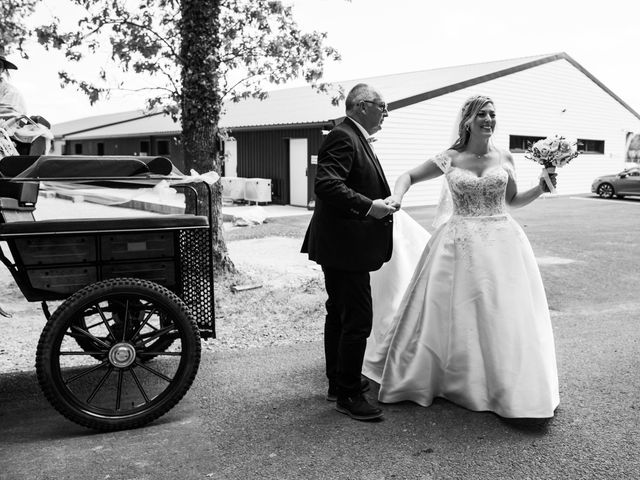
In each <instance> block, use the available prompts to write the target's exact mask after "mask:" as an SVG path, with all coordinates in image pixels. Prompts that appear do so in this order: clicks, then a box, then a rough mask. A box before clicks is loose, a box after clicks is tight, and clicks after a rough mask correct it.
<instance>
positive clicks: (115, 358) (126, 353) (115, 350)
mask: <svg viewBox="0 0 640 480" xmlns="http://www.w3.org/2000/svg"><path fill="white" fill-rule="evenodd" d="M135 359H136V349H135V348H134V347H133V345H131V344H130V343H125V342H123V343H116V344H115V345H114V346H113V347H111V350H109V361H110V362H111V365H113V366H114V367H118V368H126V367H128V366H129V365H131V364H132V363H133V362H134V361H135Z"/></svg>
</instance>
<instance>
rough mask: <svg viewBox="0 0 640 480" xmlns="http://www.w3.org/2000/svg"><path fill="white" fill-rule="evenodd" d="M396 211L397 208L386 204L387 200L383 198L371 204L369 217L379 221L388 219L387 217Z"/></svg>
mask: <svg viewBox="0 0 640 480" xmlns="http://www.w3.org/2000/svg"><path fill="white" fill-rule="evenodd" d="M395 211H396V210H395V208H393V207H390V206H389V205H387V204H386V203H385V200H383V199H381V198H377V199H376V200H374V201H373V204H371V210H369V216H370V217H373V218H376V219H378V220H379V219H381V218H384V217H386V216H387V215H390V214H392V213H394V212H395Z"/></svg>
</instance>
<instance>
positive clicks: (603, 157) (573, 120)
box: [54, 53, 640, 206]
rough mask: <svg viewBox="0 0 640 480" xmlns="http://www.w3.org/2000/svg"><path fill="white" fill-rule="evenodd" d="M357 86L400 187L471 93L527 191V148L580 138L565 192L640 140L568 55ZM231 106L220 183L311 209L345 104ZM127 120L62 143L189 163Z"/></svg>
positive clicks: (427, 188)
mask: <svg viewBox="0 0 640 480" xmlns="http://www.w3.org/2000/svg"><path fill="white" fill-rule="evenodd" d="M360 82H365V83H370V84H371V85H373V86H375V87H376V88H377V89H378V90H379V91H380V92H381V94H382V95H383V96H384V97H385V100H386V101H387V103H388V104H389V117H388V118H387V119H386V120H385V122H384V124H383V129H382V130H381V131H380V132H379V133H378V134H377V135H376V137H377V139H378V141H377V142H375V143H374V144H373V145H374V148H375V150H376V153H377V155H378V157H379V159H380V162H381V164H382V167H383V168H384V170H385V173H386V175H387V179H388V180H389V182H390V184H391V185H393V183H394V182H395V179H396V178H397V176H398V175H400V174H401V173H402V172H404V171H405V170H407V169H409V168H412V167H413V166H415V165H417V164H419V163H421V162H423V161H424V160H425V159H427V158H429V157H430V156H432V155H434V154H436V153H438V152H440V151H442V150H444V149H446V148H447V147H448V146H449V143H450V138H451V133H452V131H453V128H454V125H453V122H454V119H455V117H456V112H457V110H458V109H459V108H460V107H461V105H462V103H463V102H464V101H465V100H466V99H467V98H468V97H469V96H471V95H473V94H483V95H487V96H489V97H491V98H492V99H493V100H494V102H495V107H496V111H497V119H498V123H497V127H496V131H495V135H494V141H495V143H496V145H497V146H499V147H502V148H505V149H507V148H508V149H509V150H510V151H511V152H512V154H513V157H514V159H515V162H516V171H517V178H518V184H519V186H520V188H529V187H530V186H532V185H533V184H535V183H536V182H537V176H538V174H539V172H540V167H539V166H538V165H536V164H534V163H533V162H531V161H530V160H527V159H525V158H524V148H525V147H526V145H527V142H528V141H532V140H536V139H538V138H541V137H546V136H548V135H553V134H559V135H562V136H565V137H567V138H572V139H576V140H578V141H579V142H580V150H582V151H583V153H582V155H580V156H579V157H578V158H577V159H575V160H574V161H573V162H572V163H571V164H569V165H568V166H566V167H564V168H563V169H562V170H560V171H559V179H558V182H559V183H558V186H559V193H561V194H576V193H586V192H589V191H590V186H591V182H592V180H593V179H594V178H596V177H597V176H599V175H602V174H607V173H615V172H617V171H619V170H622V169H623V167H624V164H625V162H626V161H628V159H629V158H631V157H632V156H631V155H630V154H629V152H628V146H629V144H630V143H631V140H632V138H633V137H634V136H635V135H636V134H637V133H638V132H640V115H639V114H638V113H637V112H635V111H634V110H633V109H632V108H631V107H629V106H628V105H627V104H626V103H625V102H624V101H623V100H622V99H621V98H619V97H618V96H616V95H615V94H614V93H613V92H611V91H610V90H609V89H608V88H607V87H606V86H605V85H603V84H602V83H601V82H600V81H599V80H598V79H597V78H595V77H594V76H593V75H591V74H590V73H589V72H588V71H587V70H585V69H584V68H583V67H582V66H581V65H580V64H578V63H577V62H576V61H575V60H573V59H572V58H571V57H570V56H569V55H567V54H566V53H558V54H551V55H539V56H534V57H525V58H517V59H510V60H503V61H496V62H487V63H478V64H472V65H462V66H456V67H448V68H440V69H435V70H426V71H419V72H411V73H403V74H394V75H385V76H380V77H374V78H363V79H356V80H351V81H347V82H339V84H340V85H342V86H343V87H344V89H345V91H348V90H349V89H350V88H351V87H352V86H353V85H355V84H356V83H360ZM226 109H227V110H226V112H225V115H224V116H223V118H222V119H221V126H223V127H226V128H227V129H228V130H229V132H230V135H231V138H230V139H229V140H228V141H226V142H224V148H225V153H226V154H227V159H226V162H225V171H224V172H223V175H225V176H227V177H245V178H265V179H270V180H271V188H272V202H273V203H278V204H290V205H299V206H306V205H307V204H308V203H309V202H310V201H312V200H313V182H314V178H315V169H316V161H317V153H318V150H319V147H320V144H321V142H322V138H323V134H325V133H326V131H328V130H330V129H331V127H332V126H333V125H335V124H336V123H338V122H340V121H341V120H342V118H343V117H344V104H343V103H342V104H341V105H339V106H333V105H332V104H331V102H330V98H329V97H328V96H327V95H325V94H321V93H317V92H315V91H314V90H312V89H311V88H310V87H306V86H305V87H299V88H290V89H282V90H276V91H273V92H270V94H269V97H268V98H267V99H266V100H262V101H260V100H255V99H248V100H243V101H242V102H239V103H236V104H230V105H227V106H226ZM129 114H130V117H131V118H129V119H126V118H125V119H122V118H121V119H119V120H118V121H117V122H112V123H111V124H109V125H105V124H103V125H102V126H97V127H88V128H85V129H84V131H75V132H74V131H70V130H69V129H68V128H67V129H66V132H63V131H62V130H61V131H60V133H59V134H58V135H57V138H58V139H59V140H64V142H65V150H64V151H65V153H68V154H73V153H93V154H100V153H99V152H102V153H103V154H116V153H117V154H121V155H122V154H135V153H137V154H149V155H167V156H170V157H171V158H172V160H173V161H174V163H176V164H177V165H178V166H182V164H183V157H182V152H181V150H180V148H179V143H178V138H179V134H180V132H179V125H176V124H175V123H173V122H172V121H171V119H169V118H168V117H165V116H163V115H158V114H156V115H143V116H141V115H140V113H139V112H138V113H137V114H136V113H135V112H129ZM94 118H95V117H94ZM81 122H82V121H78V123H76V127H77V125H78V124H80V125H82V123H81ZM67 126H68V125H67ZM54 133H58V131H57V130H56V127H54ZM100 144H102V147H100V146H99V145H100ZM77 145H81V146H80V147H78V146H77ZM78 150H80V152H78ZM161 152H162V153H161ZM441 181H442V180H441V179H437V180H433V181H430V182H424V183H421V184H419V185H416V186H415V187H414V188H412V189H411V191H410V192H409V193H408V194H407V196H406V197H405V201H404V205H406V206H415V205H429V204H434V203H436V202H437V200H438V196H439V192H440V182H441Z"/></svg>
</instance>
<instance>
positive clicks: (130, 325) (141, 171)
mask: <svg viewBox="0 0 640 480" xmlns="http://www.w3.org/2000/svg"><path fill="white" fill-rule="evenodd" d="M162 180H165V181H166V182H168V183H169V185H172V187H173V188H176V189H181V190H183V191H184V192H185V195H196V194H197V191H198V190H199V189H197V188H194V184H193V183H192V182H191V180H193V179H191V178H190V177H186V179H185V176H184V175H181V174H179V172H177V171H176V170H175V168H174V167H173V165H172V164H171V162H170V161H169V160H167V159H165V158H162V157H103V156H101V157H89V156H40V157H29V156H6V157H4V158H0V246H1V247H2V249H0V260H1V261H2V262H3V263H4V264H5V266H6V267H7V268H8V269H9V271H10V272H11V274H12V276H13V278H14V280H15V282H16V284H17V285H18V287H19V288H20V291H21V292H22V294H23V295H24V297H25V298H26V299H27V300H28V301H30V302H41V304H42V310H43V312H44V315H45V317H46V325H45V327H44V329H43V331H42V334H41V336H40V340H39V342H38V347H37V354H36V372H37V377H38V381H39V383H40V386H41V388H42V391H43V392H44V394H45V396H46V397H47V399H48V400H49V402H50V403H51V404H52V405H53V406H54V407H55V408H56V409H57V410H58V411H59V412H60V413H62V414H63V415H64V416H65V417H67V418H69V419H70V420H72V421H74V422H77V423H79V424H81V425H84V426H87V427H90V428H95V429H100V430H118V429H125V428H133V427H138V426H142V425H144V424H146V423H148V422H151V421H152V420H154V419H156V418H158V417H159V416H161V415H163V414H164V413H166V412H167V411H169V410H170V409H171V408H172V407H173V406H175V405H176V404H177V403H178V402H179V401H180V399H181V398H182V397H183V396H184V395H185V393H186V392H187V391H188V389H189V387H190V386H191V384H192V382H193V380H194V378H195V376H196V373H197V371H198V365H199V362H200V339H201V337H214V336H215V321H214V290H213V265H212V258H213V257H212V250H211V249H212V244H211V228H212V225H213V222H212V221H211V217H210V216H209V217H207V216H201V215H198V214H196V215H186V214H183V215H155V216H153V215H150V216H143V217H140V216H137V217H132V218H127V217H118V218H99V219H96V218H70V219H55V220H36V218H37V216H34V211H36V209H37V202H38V192H39V189H40V187H41V185H42V184H43V183H42V182H72V183H75V184H78V183H80V184H82V185H100V186H103V187H110V186H116V187H118V188H149V187H150V186H152V185H153V184H156V183H158V182H160V181H162ZM203 184H204V185H205V188H204V189H203V190H202V189H200V190H201V191H204V192H206V194H207V195H209V197H210V196H211V194H212V191H211V186H210V185H209V184H208V183H207V182H203ZM209 200H210V198H209ZM48 302H56V303H58V302H61V303H60V304H59V305H58V306H57V308H55V310H54V311H53V312H52V313H50V310H49V303H48ZM14 320H15V321H18V322H19V321H20V319H19V318H16V319H14Z"/></svg>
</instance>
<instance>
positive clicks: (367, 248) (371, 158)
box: [302, 84, 395, 420]
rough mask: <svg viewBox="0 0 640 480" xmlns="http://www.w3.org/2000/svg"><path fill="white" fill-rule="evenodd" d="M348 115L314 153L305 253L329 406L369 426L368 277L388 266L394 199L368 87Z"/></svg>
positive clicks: (353, 98) (354, 96) (377, 109)
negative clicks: (319, 278) (319, 310)
mask: <svg viewBox="0 0 640 480" xmlns="http://www.w3.org/2000/svg"><path fill="white" fill-rule="evenodd" d="M345 107H346V113H347V118H345V120H344V121H343V122H342V123H340V124H339V125H337V126H336V127H335V128H334V129H333V130H331V132H330V133H329V135H327V137H326V139H325V140H324V142H323V143H322V145H321V147H320V152H319V153H318V169H317V173H316V179H315V189H314V191H315V194H316V204H315V209H314V212H313V216H312V218H311V222H310V224H309V228H308V229H307V233H306V235H305V239H304V243H303V245H302V252H303V253H308V254H309V258H310V259H311V260H313V261H315V262H317V263H319V264H320V265H321V266H322V271H323V273H324V279H325V287H326V290H327V296H328V300H327V302H326V309H327V315H326V319H325V330H324V344H325V358H326V369H327V370H326V371H327V377H328V379H329V391H328V393H327V400H330V401H336V410H338V411H339V412H341V413H345V414H347V415H349V416H350V417H352V418H355V419H356V420H373V419H377V418H380V417H382V410H380V409H379V408H378V407H375V406H373V405H371V404H369V403H368V402H367V400H366V398H365V397H364V395H363V392H364V391H365V390H367V389H368V386H369V385H368V382H367V381H366V380H365V379H362V377H361V371H362V361H363V358H364V351H365V348H366V344H367V338H368V337H369V334H370V333H371V323H372V308H371V286H370V283H369V272H372V271H374V270H377V269H379V268H380V267H381V266H382V264H383V263H384V262H386V261H387V260H389V258H391V250H392V231H393V220H392V218H393V216H392V214H393V213H394V212H395V209H394V208H393V207H391V206H390V205H388V204H387V203H386V202H387V201H388V198H389V196H390V194H391V192H390V189H389V185H388V183H387V180H386V178H385V176H384V172H383V171H382V168H381V166H380V163H379V162H378V158H377V157H376V155H375V153H374V151H373V150H372V148H371V145H370V144H369V140H370V136H371V135H372V134H374V133H376V132H377V131H379V130H380V129H381V128H382V127H381V126H382V122H383V121H384V119H385V117H387V116H388V111H387V105H386V104H385V103H384V101H383V100H382V97H381V95H380V94H379V93H378V92H377V91H376V90H375V89H374V88H373V87H371V86H369V85H366V84H358V85H356V86H355V87H353V89H351V91H350V92H349V94H348V95H347V98H346V105H345Z"/></svg>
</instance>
